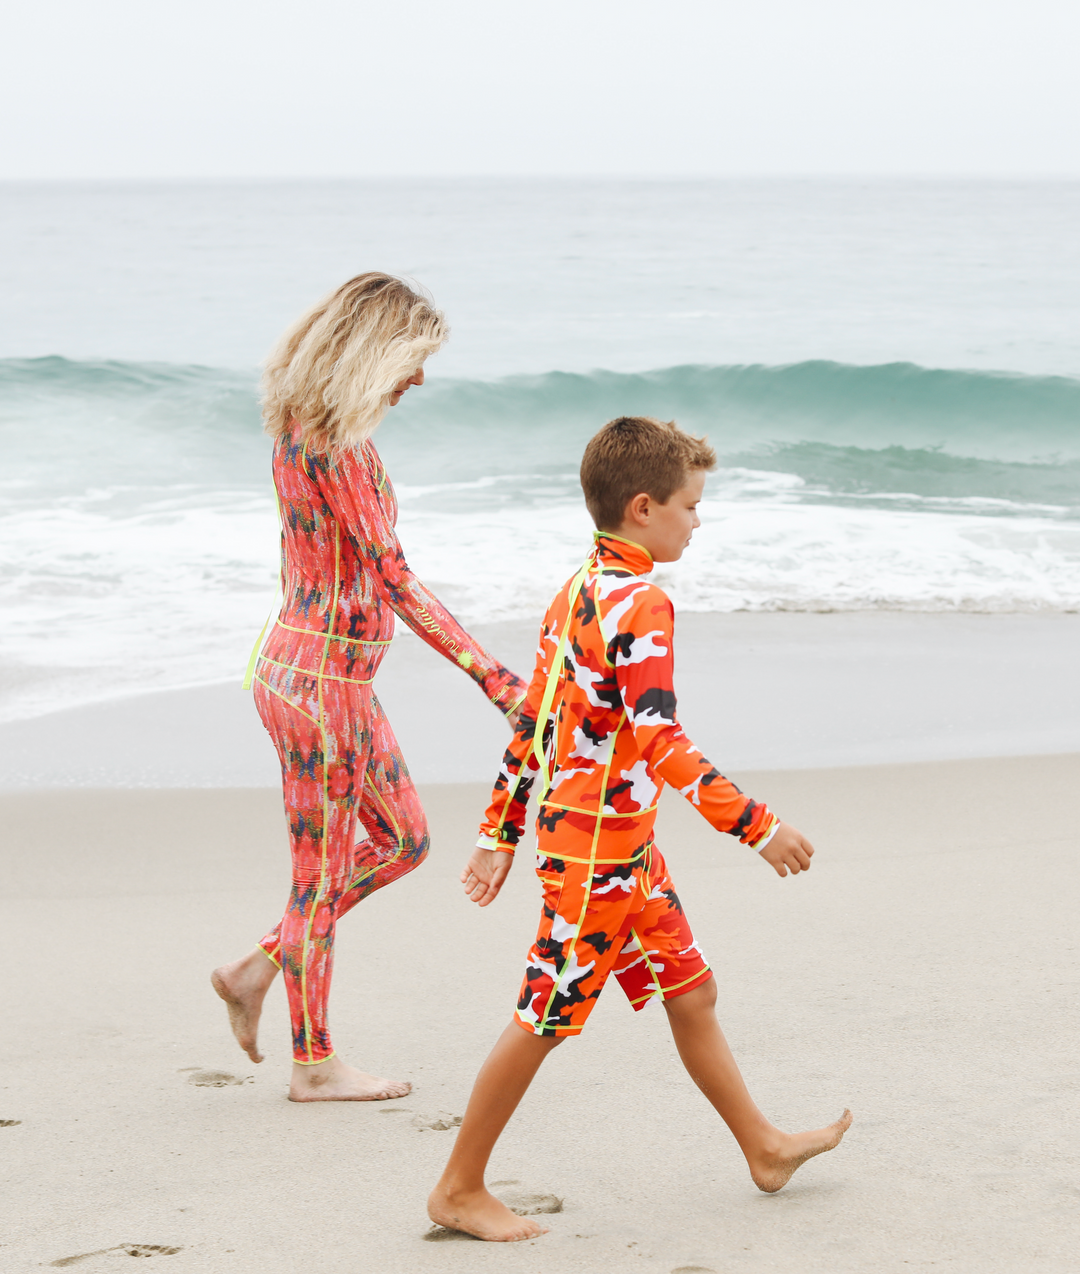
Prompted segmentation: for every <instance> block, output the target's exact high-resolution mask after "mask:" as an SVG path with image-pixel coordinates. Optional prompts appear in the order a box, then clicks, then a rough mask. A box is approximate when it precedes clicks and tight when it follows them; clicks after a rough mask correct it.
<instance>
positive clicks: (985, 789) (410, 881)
mask: <svg viewBox="0 0 1080 1274" xmlns="http://www.w3.org/2000/svg"><path fill="white" fill-rule="evenodd" d="M467 688H468V687H466V689H467ZM684 697H685V692H684ZM496 724H498V723H496ZM733 776H734V777H736V778H737V779H738V780H739V781H740V782H741V783H742V784H743V785H744V786H745V787H746V788H747V790H749V791H751V792H752V793H754V794H755V795H759V796H761V797H762V798H764V799H766V800H768V801H769V802H770V803H771V804H773V805H774V807H775V808H776V809H777V810H778V812H780V813H781V814H782V815H784V816H785V817H787V818H789V819H790V820H791V821H793V822H795V823H797V824H798V825H799V826H801V827H802V828H803V830H804V831H805V832H806V833H807V834H808V835H809V836H810V837H811V838H812V839H813V840H814V842H815V844H816V845H817V848H818V855H817V857H816V858H815V860H814V867H813V869H812V871H811V872H810V873H809V874H808V875H806V876H804V877H800V878H796V879H788V880H780V879H778V878H777V877H775V876H774V875H773V874H772V873H771V872H769V871H768V870H767V869H766V868H765V866H764V865H763V864H762V863H761V862H760V861H758V860H757V859H756V858H755V856H754V855H753V854H751V853H750V852H749V851H747V850H746V849H744V848H743V847H741V846H739V845H738V844H737V843H736V842H735V841H733V840H731V839H730V838H727V837H720V836H718V835H717V834H716V833H714V832H712V831H711V829H710V828H709V827H708V826H707V825H706V824H705V823H704V822H703V821H702V820H701V819H700V817H699V816H698V815H697V814H696V813H695V812H694V811H693V810H692V809H690V808H689V807H688V806H686V805H685V804H684V803H682V802H680V801H678V799H677V798H675V799H674V800H670V799H667V798H666V800H665V806H664V808H663V809H662V819H661V834H660V836H661V844H662V846H663V848H664V850H665V853H666V854H667V856H668V859H669V862H670V863H671V865H672V868H673V872H674V874H675V878H676V880H677V882H678V885H679V890H680V895H681V897H682V900H683V902H684V904H685V906H686V908H687V910H688V912H689V914H690V916H691V918H692V920H693V923H694V927H695V931H696V933H697V935H698V937H699V939H700V941H701V942H702V944H703V946H704V948H705V950H706V951H707V953H708V954H709V955H710V958H711V960H712V962H713V967H714V969H715V971H716V975H717V979H718V986H719V991H720V1005H719V1011H720V1016H721V1021H722V1023H723V1025H724V1028H725V1030H726V1031H727V1033H728V1036H729V1038H730V1040H731V1043H732V1046H733V1048H734V1049H735V1052H736V1055H737V1056H738V1057H739V1059H740V1061H741V1062H742V1065H743V1067H744V1071H745V1073H746V1075H747V1078H748V1080H749V1082H750V1085H751V1088H752V1090H753V1091H754V1093H755V1095H756V1096H757V1098H758V1101H759V1103H760V1104H761V1105H762V1106H763V1108H764V1109H765V1110H766V1112H767V1113H768V1114H769V1115H770V1116H771V1117H772V1118H773V1119H774V1120H775V1121H776V1122H778V1123H780V1124H782V1125H783V1126H786V1127H790V1128H798V1127H809V1126H815V1125H819V1124H821V1123H824V1122H826V1121H828V1120H831V1119H833V1118H835V1117H836V1116H837V1115H838V1114H839V1113H840V1111H841V1109H842V1108H843V1107H844V1106H845V1105H850V1106H851V1107H852V1109H853V1110H854V1111H855V1115H856V1122H855V1125H854V1127H853V1129H852V1131H851V1132H850V1133H849V1134H848V1137H847V1138H846V1140H845V1141H844V1143H843V1145H842V1146H841V1147H840V1149H839V1150H837V1151H836V1152H834V1153H832V1154H830V1155H826V1156H823V1157H821V1158H819V1159H816V1160H814V1161H812V1162H811V1163H809V1164H808V1165H806V1166H805V1167H804V1168H803V1169H801V1170H800V1172H799V1173H798V1174H797V1175H796V1177H795V1178H794V1180H793V1181H792V1182H791V1184H790V1185H789V1186H788V1187H787V1188H786V1189H785V1190H783V1191H782V1192H781V1193H780V1194H778V1195H775V1196H765V1195H762V1194H760V1193H759V1192H758V1191H757V1190H756V1189H755V1188H754V1187H753V1185H752V1183H751V1182H750V1180H749V1177H748V1176H747V1174H746V1171H745V1168H744V1166H743V1164H742V1161H741V1157H740V1156H739V1153H738V1151H737V1149H736V1147H735V1145H734V1143H733V1141H732V1140H731V1138H730V1136H729V1135H728V1133H727V1132H726V1130H725V1129H724V1128H723V1126H722V1125H721V1124H720V1122H719V1121H718V1119H717V1118H716V1116H715V1115H714V1114H713V1113H712V1111H711V1110H710V1109H709V1107H708V1106H707V1105H706V1103H705V1101H704V1099H703V1098H702V1097H701V1096H700V1095H699V1094H698V1093H697V1091H696V1089H694V1087H693V1085H692V1084H691V1082H690V1081H689V1079H688V1078H687V1077H686V1076H685V1074H684V1073H683V1072H682V1070H681V1068H680V1066H679V1064H678V1061H677V1059H676V1057H675V1053H674V1048H673V1046H672V1044H671V1041H670V1036H669V1035H668V1033H667V1031H666V1027H665V1023H664V1021H663V1014H662V1011H661V1010H660V1009H659V1008H658V1007H657V1006H650V1007H649V1008H648V1009H646V1010H645V1011H644V1012H643V1013H641V1014H637V1015H635V1014H633V1013H631V1011H630V1009H629V1008H628V1006H627V1005H626V1003H625V1001H624V1000H623V998H622V995H621V993H620V992H619V990H618V988H617V986H614V985H613V986H611V987H609V988H608V989H607V990H606V991H605V994H604V996H603V997H602V998H601V1001H600V1003H599V1005H598V1008H597V1010H596V1012H595V1014H594V1015H593V1019H592V1021H591V1023H590V1028H589V1030H588V1031H587V1032H586V1034H585V1036H584V1037H583V1038H582V1039H580V1040H576V1041H571V1042H569V1043H567V1044H566V1045H565V1046H564V1047H563V1048H561V1049H559V1050H558V1052H557V1053H556V1054H554V1055H553V1057H552V1058H551V1059H550V1060H549V1062H548V1063H547V1064H546V1066H545V1069H544V1070H543V1071H542V1072H541V1076H540V1078H539V1080H538V1082H537V1084H536V1085H535V1087H534V1089H533V1091H532V1092H531V1093H530V1094H529V1096H528V1097H527V1099H526V1101H525V1103H524V1104H523V1106H522V1108H521V1110H520V1112H519V1115H518V1116H517V1118H516V1119H515V1121H514V1122H513V1124H512V1125H511V1128H510V1130H509V1131H508V1133H507V1135H506V1136H505V1138H504V1140H503V1141H502V1143H501V1144H500V1146H499V1148H498V1150H497V1152H496V1156H495V1159H494V1162H493V1172H492V1178H493V1180H494V1181H503V1182H515V1183H518V1184H516V1185H514V1186H506V1187H501V1188H505V1189H516V1190H521V1191H525V1192H532V1193H538V1194H553V1195H555V1196H557V1197H558V1198H560V1199H562V1200H563V1208H562V1211H561V1212H559V1213H557V1214H555V1215H552V1216H551V1217H550V1218H549V1220H550V1224H551V1227H552V1232H551V1233H550V1234H549V1235H547V1236H545V1237H543V1238H542V1239H539V1240H537V1241H535V1242H532V1243H526V1244H521V1245H516V1246H512V1247H507V1246H503V1245H491V1246H486V1245H482V1244H480V1243H477V1242H474V1241H472V1240H466V1239H459V1238H453V1237H446V1236H445V1235H443V1236H439V1235H435V1236H432V1234H431V1232H430V1231H429V1227H428V1224H427V1221H426V1218H425V1215H424V1200H425V1197H426V1194H427V1191H428V1189H429V1188H430V1185H431V1183H432V1182H433V1181H434V1180H435V1178H436V1176H437V1175H438V1172H439V1170H440V1168H441V1166H442V1163H443V1161H444V1160H445V1157H446V1154H447V1152H448V1149H449V1146H450V1144H451V1141H452V1138H453V1137H454V1136H455V1135H456V1134H455V1133H454V1131H453V1130H452V1128H451V1129H443V1130H433V1129H431V1128H427V1127H424V1126H423V1125H424V1124H425V1123H427V1124H431V1123H438V1122H448V1121H446V1120H441V1119H440V1116H442V1115H444V1114H446V1115H451V1116H453V1115H456V1114H460V1113H461V1111H462V1110H463V1108H464V1102H465V1099H466V1097H467V1094H468V1090H469V1086H470V1084H471V1081H472V1078H473V1076H474V1074H475V1071H476V1069H477V1066H478V1065H479V1063H480V1061H481V1060H482V1058H483V1057H484V1055H485V1053H486V1052H487V1049H488V1048H489V1046H490V1044H491V1042H492V1041H493V1040H494V1038H495V1036H496V1035H497V1033H498V1031H499V1030H500V1029H501V1027H502V1026H503V1024H504V1022H505V1021H506V1020H507V1018H508V1016H509V1012H510V1009H511V1006H512V1003H513V1000H514V997H515V994H516V990H517V986H518V982H519V979H520V975H521V963H522V958H523V954H524V951H525V948H526V946H527V943H528V940H529V938H530V936H531V933H532V931H533V927H534V922H535V910H536V886H535V881H534V878H533V877H532V875H531V872H530V870H529V863H528V856H527V855H522V856H521V858H520V860H519V862H518V863H517V865H516V867H515V871H514V873H513V874H512V876H511V880H510V883H509V884H508V886H507V890H506V892H505V894H504V896H503V897H501V898H500V899H499V900H498V901H497V903H496V904H495V905H494V906H492V907H490V908H488V909H487V910H485V911H479V910H477V909H476V908H474V907H472V906H470V905H469V904H467V903H466V902H465V901H464V899H463V898H462V897H461V896H460V893H459V886H458V885H457V883H456V878H457V873H458V870H459V868H460V864H461V860H462V857H463V855H464V854H465V853H466V852H467V850H468V846H469V844H470V843H471V841H472V838H473V835H474V832H475V826H476V822H477V818H478V815H479V813H480V811H481V809H482V807H483V803H484V797H485V785H483V784H446V785H429V786H426V787H425V788H424V791H423V795H424V799H425V803H426V806H427V809H428V812H429V816H430V819H431V824H432V829H433V849H432V854H431V858H430V859H429V861H428V863H427V864H425V865H424V867H422V868H421V869H420V870H419V871H417V872H416V873H414V874H413V875H412V876H410V877H408V878H407V879H405V880H403V881H401V882H400V883H399V884H397V885H395V886H394V887H393V888H392V889H390V890H387V891H385V892H384V893H383V894H380V895H376V896H374V897H373V898H371V899H370V900H368V902H366V903H365V904H364V905H363V906H362V907H361V908H359V909H358V910H357V911H355V912H353V913H352V914H351V915H350V916H349V917H347V918H346V920H345V921H344V922H343V923H342V926H341V928H340V931H339V942H338V956H337V965H336V973H335V994H334V998H333V1002H332V1007H333V1012H332V1024H333V1028H334V1032H335V1040H336V1043H337V1045H338V1047H339V1049H340V1050H341V1052H342V1054H343V1055H344V1056H345V1057H346V1058H347V1059H348V1060H351V1061H353V1062H355V1063H357V1064H360V1065H363V1066H364V1067H366V1068H369V1069H371V1070H374V1071H376V1072H378V1073H383V1074H389V1075H392V1076H399V1077H403V1078H406V1079H410V1080H412V1082H413V1083H414V1084H415V1091H414V1093H413V1094H411V1095H410V1096H409V1097H407V1098H404V1099H402V1100H400V1101H396V1102H384V1103H365V1104H359V1103H356V1104H347V1105H345V1104H343V1105H336V1104H330V1103H327V1104H318V1105H306V1106H299V1105H294V1104H291V1103H290V1102H288V1101H287V1100H286V1097H285V1092H286V1082H287V1078H288V1069H289V1048H288V1030H287V1020H286V1016H285V1009H284V996H283V994H282V992H281V988H280V986H277V987H275V988H274V990H272V992H271V995H270V997H269V1004H268V1011H267V1014H266V1017H265V1025H264V1030H263V1043H264V1046H265V1051H266V1054H267V1060H266V1061H265V1062H264V1063H263V1064H262V1065H261V1066H253V1065H251V1064H250V1063H249V1062H248V1061H247V1059H246V1058H245V1057H244V1056H243V1055H242V1054H241V1053H240V1052H239V1050H238V1049H237V1048H236V1047H235V1045H234V1044H233V1042H232V1039H231V1037H230V1036H229V1034H228V1030H227V1025H226V1014H225V1010H224V1006H223V1005H222V1004H221V1003H220V1002H219V1001H218V1000H217V999H216V997H215V996H214V995H213V992H212V991H211V989H210V986H209V983H208V980H207V975H208V973H209V970H210V969H211V968H212V967H213V966H214V965H215V964H217V963H220V962H221V961H222V960H224V959H227V958H231V957H233V956H235V955H236V954H239V953H240V952H242V951H243V950H245V949H246V948H248V947H250V946H251V945H252V944H253V942H254V941H255V940H256V939H257V938H258V937H259V936H261V934H262V933H263V932H264V930H265V929H266V928H267V927H268V926H269V924H270V923H271V922H272V921H273V920H275V919H276V918H277V916H278V914H279V913H280V910H281V908H282V906H283V903H284V900H285V885H286V880H287V855H286V847H285V840H284V827H283V819H282V815H281V811H280V798H279V796H278V795H277V794H276V793H275V792H274V791H273V790H272V789H270V788H262V789H233V790H229V789H218V790H212V789H205V788H204V789H196V790H184V789H179V788H178V789H174V790H152V789H147V790H127V791H125V790H119V789H114V790H91V789H87V790H67V791H52V790H45V789H40V790H36V791H25V792H13V793H7V794H4V795H3V796H0V810H2V817H3V825H4V828H5V836H4V844H3V851H2V852H3V857H4V880H5V882H6V888H5V890H4V898H3V902H2V904H0V905H2V908H3V932H4V933H5V935H6V937H7V950H8V952H9V960H8V963H7V968H8V977H7V978H6V979H5V989H4V1001H5V1011H4V1021H5V1028H6V1029H5V1031H4V1040H3V1051H4V1066H3V1076H4V1078H3V1081H2V1083H3V1088H2V1090H0V1121H21V1122H18V1123H14V1124H11V1125H10V1126H3V1127H0V1147H2V1149H3V1160H4V1163H5V1168H4V1177H5V1181H4V1185H3V1197H4V1199H5V1207H4V1209H3V1213H4V1220H3V1225H2V1229H0V1269H3V1270H5V1271H8V1270H10V1271H23V1270H26V1271H30V1270H38V1269H41V1268H43V1267H44V1268H50V1267H59V1268H68V1267H71V1268H74V1269H77V1270H79V1271H85V1272H86V1274H93V1271H96V1270H102V1271H106V1270H115V1269H124V1268H126V1264H125V1262H126V1254H127V1251H128V1249H130V1250H131V1254H132V1255H141V1256H149V1257H152V1258H153V1259H154V1260H155V1262H156V1263H157V1264H155V1265H154V1266H153V1267H152V1268H157V1265H158V1264H160V1265H161V1266H162V1268H163V1269H164V1270H166V1271H169V1270H174V1271H176V1272H177V1274H181V1272H182V1271H184V1270H192V1271H213V1272H215V1274H216V1272H217V1271H222V1272H225V1271H238V1272H243V1274H248V1272H249V1271H250V1272H252V1274H254V1272H255V1271H258V1272H259V1274H267V1272H268V1271H269V1272H273V1274H278V1272H279V1271H280V1272H281V1274H293V1272H294V1271H295V1272H296V1274H300V1272H301V1271H303V1272H304V1274H307V1271H310V1270H312V1269H317V1270H320V1271H326V1272H327V1274H336V1272H338V1271H340V1272H341V1274H346V1272H347V1274H356V1272H358V1271H364V1272H367V1271H371V1272H372V1274H416V1272H424V1271H432V1274H435V1272H438V1274H442V1272H443V1271H454V1272H457V1271H461V1272H462V1274H474V1272H476V1271H485V1270H489V1269H491V1270H496V1269H498V1270H508V1271H520V1272H525V1271H528V1272H529V1274H533V1272H536V1274H540V1272H541V1271H542V1272H543V1274H562V1272H564V1271H565V1272H566V1274H623V1271H626V1272H630V1271H641V1272H642V1274H673V1272H674V1271H690V1270H697V1271H715V1274H730V1272H731V1271H759V1270H760V1271H775V1272H776V1274H791V1272H792V1271H800V1272H802V1271H821V1272H822V1274H837V1272H844V1274H848V1272H850V1274H866V1272H867V1271H874V1272H875V1274H877V1272H878V1271H881V1272H890V1274H891V1272H893V1271H895V1272H896V1274H901V1272H903V1274H908V1272H909V1271H911V1270H916V1269H927V1270H929V1269H931V1268H933V1269H934V1270H941V1269H945V1270H954V1271H962V1272H964V1274H967V1272H968V1271H970V1272H971V1274H976V1272H977V1274H996V1272H997V1271H1002V1272H1006V1271H1007V1272H1009V1274H1018V1272H1019V1271H1026V1270H1028V1269H1039V1270H1045V1271H1048V1272H1052V1274H1058V1272H1060V1274H1065V1272H1066V1271H1069V1272H1070V1274H1071V1272H1072V1271H1074V1270H1075V1269H1076V1268H1077V1267H1078V1264H1080V1242H1078V1238H1077V1222H1076V1218H1077V1214H1078V1213H1077V1209H1078V1205H1080V1164H1078V1161H1077V1158H1076V1144H1077V1131H1078V1129H1077V1094H1078V1092H1080V1064H1078V1062H1077V1057H1078V1056H1080V1050H1078V1044H1080V1040H1078V1039H1077V1026H1076V1015H1075V1003H1074V999H1075V987H1076V984H1077V978H1078V971H1080V970H1078V965H1080V957H1078V952H1077V946H1078V944H1077V941H1076V916H1077V915H1078V914H1080V854H1078V850H1080V831H1078V816H1080V755H1077V754H1071V755H1069V754H1061V755H1048V756H1025V757H1021V758H1018V759H1013V760H1009V759H1000V758H998V759H994V758H990V759H969V760H952V761H938V762H922V763H912V764H894V765H882V766H862V767H856V768H847V769H844V768H835V769H819V770H810V769H803V770H789V771H774V772H756V773H755V772H751V771H749V770H735V772H734V775H733ZM205 1072H211V1073H215V1072H216V1073H218V1075H219V1077H225V1078H224V1079H221V1078H219V1079H217V1080H214V1079H213V1076H212V1075H211V1082H210V1083H209V1084H207V1083H197V1082H193V1080H198V1079H199V1078H200V1077H203V1078H205V1075H204V1073H205ZM230 1077H231V1078H230ZM215 1084H219V1085H220V1086H214V1085H215ZM125 1245H126V1246H125ZM133 1245H143V1247H142V1249H141V1250H140V1249H139V1248H138V1247H135V1246H133ZM172 1249H176V1250H172ZM71 1258H79V1259H77V1260H74V1259H71Z"/></svg>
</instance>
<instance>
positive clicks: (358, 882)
mask: <svg viewBox="0 0 1080 1274" xmlns="http://www.w3.org/2000/svg"><path fill="white" fill-rule="evenodd" d="M365 782H366V783H367V786H368V787H369V788H370V789H371V791H372V792H373V793H374V795H375V799H376V800H377V801H378V802H379V804H380V805H381V806H382V809H383V813H384V814H385V815H386V821H387V822H388V823H389V824H390V826H391V827H392V828H393V829H394V835H395V837H396V838H397V853H396V854H395V855H394V856H393V858H388V859H387V860H386V862H383V863H379V865H378V866H377V867H372V868H371V869H370V871H367V872H365V873H364V875H362V876H358V877H357V878H356V879H355V880H354V881H351V882H350V884H349V888H350V889H356V888H357V887H358V886H360V885H362V884H363V883H364V881H365V880H368V879H369V878H370V877H371V876H374V875H375V873H376V872H377V871H380V870H381V869H382V868H383V867H389V866H391V865H392V864H393V863H396V862H397V860H398V859H399V858H400V857H401V855H402V851H403V850H404V849H405V843H404V840H403V838H402V835H401V828H400V827H399V826H398V824H397V819H395V818H394V815H393V814H392V813H391V811H390V807H389V805H387V803H386V801H385V800H384V799H383V795H382V793H381V792H380V791H379V789H378V788H377V787H376V786H375V784H374V783H373V782H372V781H371V776H370V775H367V776H366V777H365Z"/></svg>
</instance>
